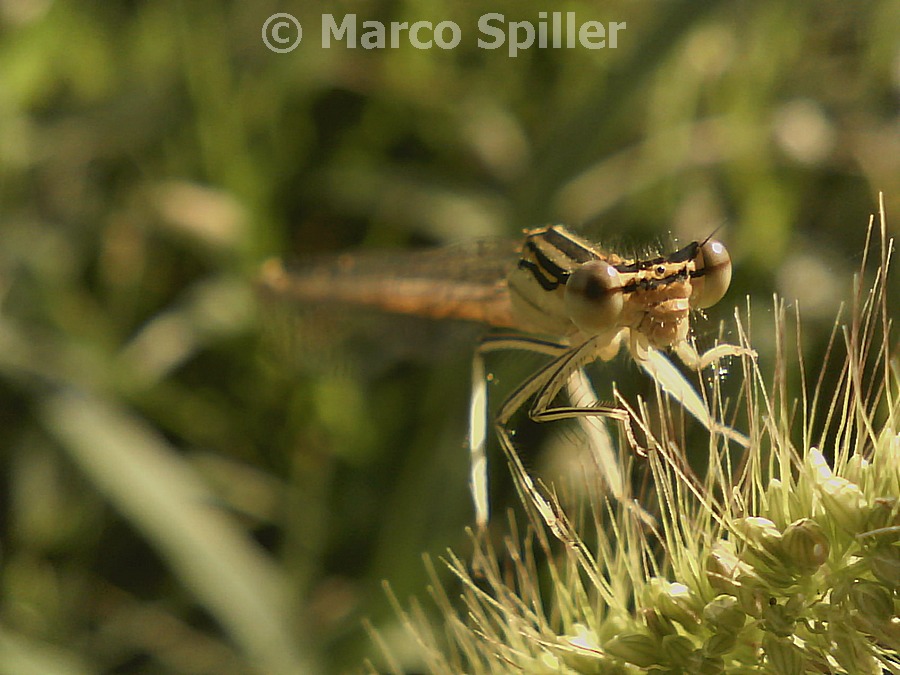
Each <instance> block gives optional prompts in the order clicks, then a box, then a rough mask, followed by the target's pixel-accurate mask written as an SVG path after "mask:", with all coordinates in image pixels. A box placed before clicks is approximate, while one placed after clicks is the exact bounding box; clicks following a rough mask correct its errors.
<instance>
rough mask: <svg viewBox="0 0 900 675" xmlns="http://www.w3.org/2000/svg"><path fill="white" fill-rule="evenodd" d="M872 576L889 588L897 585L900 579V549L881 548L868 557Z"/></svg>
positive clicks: (891, 547)
mask: <svg viewBox="0 0 900 675" xmlns="http://www.w3.org/2000/svg"><path fill="white" fill-rule="evenodd" d="M868 560H869V566H870V567H871V568H872V574H874V575H875V578H876V579H878V581H880V582H881V583H883V584H886V585H887V586H888V588H893V587H895V586H896V585H897V579H900V548H897V547H896V546H880V547H879V548H878V549H877V550H875V551H874V552H872V554H871V555H869V556H868Z"/></svg>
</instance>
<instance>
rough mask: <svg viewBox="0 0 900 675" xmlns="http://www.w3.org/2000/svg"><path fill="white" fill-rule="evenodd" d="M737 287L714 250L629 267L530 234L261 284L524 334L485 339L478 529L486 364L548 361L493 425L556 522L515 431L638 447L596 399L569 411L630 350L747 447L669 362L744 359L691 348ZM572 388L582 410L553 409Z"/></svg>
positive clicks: (481, 483)
mask: <svg viewBox="0 0 900 675" xmlns="http://www.w3.org/2000/svg"><path fill="white" fill-rule="evenodd" d="M730 281H731V259H730V257H729V255H728V251H727V250H726V249H725V247H724V246H723V245H722V244H721V243H720V242H719V241H716V240H714V239H712V238H707V239H705V240H703V241H694V242H691V243H690V244H688V245H687V246H685V247H683V248H681V249H679V250H677V251H675V252H674V253H670V254H668V255H658V256H652V257H649V258H645V259H628V258H624V257H621V256H619V255H616V254H614V253H610V252H607V251H604V250H602V249H601V248H600V247H598V246H595V245H593V244H591V243H589V242H588V241H586V240H584V239H582V238H581V237H578V236H576V235H574V234H572V233H571V232H569V231H568V230H566V229H565V228H563V227H561V226H558V225H554V226H549V227H541V228H537V229H534V230H529V231H526V232H525V238H524V242H519V243H518V244H511V243H506V242H477V243H475V244H474V245H472V246H462V247H447V248H443V249H434V250H430V251H423V252H418V253H401V254H377V253H376V254H371V253H370V254H362V255H358V256H356V255H345V256H339V257H337V258H335V259H332V260H328V261H325V262H318V263H310V264H306V265H299V266H296V267H287V266H285V265H283V264H282V263H281V262H280V261H278V260H270V261H268V262H267V263H265V265H264V267H263V269H262V273H261V283H262V285H263V288H264V289H265V290H267V291H269V292H271V293H274V294H276V295H278V296H280V297H283V298H286V299H288V300H292V301H297V302H301V303H307V304H309V303H326V302H327V303H346V304H351V305H365V306H371V307H375V308H378V309H381V310H384V311H388V312H395V313H404V314H415V315H420V316H426V317H432V318H452V319H463V320H469V321H477V322H481V323H484V324H487V325H490V326H494V327H496V328H500V329H514V330H515V331H516V332H505V333H504V332H499V333H498V332H495V333H492V334H490V335H488V336H487V337H486V338H485V339H484V340H483V341H482V343H481V344H480V346H479V347H478V349H477V350H476V353H475V357H474V359H473V368H472V371H473V372H472V380H473V382H472V387H473V391H472V403H471V413H470V429H469V450H470V452H471V463H472V468H471V478H470V481H471V489H472V495H473V499H474V502H475V509H476V517H477V521H478V523H479V525H484V524H485V523H486V522H487V518H488V497H487V478H486V476H487V463H486V456H485V444H486V440H487V429H488V428H489V425H488V422H487V392H486V377H485V367H484V361H483V358H484V354H485V353H487V352H492V351H497V350H524V351H528V352H537V353H540V354H543V355H546V356H548V357H550V359H551V360H550V362H549V363H548V364H547V365H546V366H544V367H543V368H541V369H540V370H539V371H538V372H536V373H534V374H533V375H532V376H530V377H529V378H528V379H527V380H526V381H525V382H523V383H522V384H521V385H520V386H519V387H518V388H516V389H515V391H513V393H512V394H511V395H509V396H508V397H507V399H506V400H505V401H504V402H503V403H502V404H501V406H500V409H499V413H498V414H497V416H496V418H495V420H494V428H495V429H496V432H497V435H498V437H499V440H500V444H501V446H502V447H503V450H504V452H505V454H506V456H507V459H508V460H509V463H510V465H511V467H512V469H513V473H514V475H515V478H516V480H517V482H518V484H519V486H520V488H521V489H524V490H526V491H527V492H528V493H529V494H531V495H532V496H533V497H534V498H535V500H536V501H537V503H538V506H539V508H540V509H541V511H542V513H543V514H544V516H545V518H547V519H548V520H549V519H550V518H552V516H551V515H550V514H551V511H552V510H551V509H550V506H549V504H547V502H546V501H543V498H542V497H541V496H540V493H539V491H538V490H537V489H536V488H535V486H534V484H533V482H532V481H531V478H530V477H529V475H528V472H527V471H526V470H525V468H524V465H523V464H522V462H521V460H520V459H519V457H518V455H517V453H516V450H515V447H514V443H513V432H512V430H511V429H510V422H511V420H512V419H513V417H514V416H515V415H516V413H517V412H518V411H519V410H521V409H523V408H524V407H525V406H526V405H528V402H529V401H531V404H530V407H529V408H528V415H529V417H530V418H531V419H533V420H536V421H541V422H544V421H550V420H558V419H565V418H585V417H596V416H603V417H612V418H615V419H618V420H620V421H622V422H623V423H624V426H625V428H626V433H628V436H629V439H631V442H632V443H634V438H633V435H632V434H631V431H630V425H629V417H628V413H627V411H626V410H625V409H624V408H623V407H620V406H615V405H612V406H609V405H600V404H599V403H598V402H597V401H596V398H595V397H594V398H593V400H592V401H591V404H590V405H576V403H579V401H577V400H574V401H573V400H572V399H573V392H575V391H581V392H583V391H584V390H585V386H586V385H585V383H586V382H587V380H586V378H585V376H584V373H583V369H584V367H585V366H586V365H587V364H589V363H591V362H593V361H596V360H598V359H600V360H603V361H608V360H610V359H611V358H613V357H614V356H615V355H616V354H617V353H618V352H619V351H620V350H621V349H622V346H623V345H625V347H626V348H627V350H628V352H629V353H630V354H631V356H632V358H633V359H634V360H635V362H637V363H638V364H639V365H640V366H641V367H642V368H643V369H644V370H645V371H646V372H648V373H649V374H650V375H651V376H652V377H653V378H655V379H656V380H657V381H658V382H659V383H660V386H661V388H662V389H663V390H664V391H666V392H667V393H668V394H669V395H670V396H672V397H673V398H675V399H676V400H678V401H679V402H680V403H681V404H682V405H683V406H684V408H685V409H686V410H688V412H690V413H691V414H692V415H693V416H695V417H696V418H697V419H699V420H700V421H701V422H702V423H703V424H704V425H705V426H706V427H707V428H709V429H710V430H713V429H716V430H717V431H719V432H721V433H726V435H728V436H730V437H731V438H732V439H736V440H738V441H739V442H740V441H741V440H742V437H741V436H740V435H739V434H737V433H736V432H732V431H730V430H726V429H725V428H724V427H722V426H721V425H718V424H717V423H716V422H715V421H714V420H713V419H712V417H711V415H710V413H709V410H708V407H707V406H706V405H704V404H703V402H702V401H701V399H700V397H699V396H698V394H697V393H696V391H695V390H694V388H693V387H692V386H691V385H690V384H689V383H688V382H687V380H685V378H684V377H683V375H681V373H680V372H679V371H678V370H677V369H676V368H675V367H674V366H673V365H672V363H671V362H670V361H669V360H668V359H667V358H666V357H665V356H663V354H662V353H661V350H671V351H672V352H673V353H675V354H676V355H677V356H678V357H679V359H680V360H681V361H682V362H683V363H685V364H686V365H687V366H688V367H690V368H693V369H695V370H699V369H701V368H703V367H705V366H707V365H709V364H712V363H714V362H716V361H717V360H719V359H720V358H722V357H724V356H730V355H740V354H743V353H745V350H742V349H741V348H738V347H735V346H732V345H727V344H722V345H718V346H716V347H714V348H713V349H710V350H709V351H707V352H706V353H704V354H702V355H701V354H699V353H698V352H697V350H696V349H695V347H694V346H693V344H692V343H691V341H690V339H689V334H690V313H691V311H692V310H698V309H703V308H706V307H710V306H712V305H714V304H715V303H717V302H718V301H719V300H720V299H721V298H722V297H723V296H724V294H725V292H726V290H727V289H728V286H729V284H730ZM544 336H546V337H544ZM563 388H566V389H567V393H568V394H569V399H570V401H572V404H570V405H561V406H560V405H556V406H555V405H554V401H555V400H556V399H557V397H558V396H559V395H560V392H561V391H562V390H563ZM588 388H589V387H588Z"/></svg>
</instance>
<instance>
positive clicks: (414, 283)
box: [260, 240, 517, 328]
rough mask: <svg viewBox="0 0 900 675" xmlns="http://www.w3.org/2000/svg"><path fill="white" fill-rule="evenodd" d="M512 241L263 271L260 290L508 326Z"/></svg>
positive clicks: (275, 265)
mask: <svg viewBox="0 0 900 675" xmlns="http://www.w3.org/2000/svg"><path fill="white" fill-rule="evenodd" d="M516 259H517V245H516V244H515V243H514V242H509V241H500V240H485V241H478V242H473V243H471V244H464V245H459V246H448V247H444V248H439V249H434V250H425V251H415V252H409V251H398V252H372V253H360V254H347V255H341V256H337V257H332V258H324V259H323V258H319V259H311V260H308V261H305V262H299V263H294V264H284V263H282V262H281V261H279V260H270V261H268V262H267V263H265V265H264V266H263V268H262V272H261V275H260V285H261V287H262V289H263V291H264V292H266V293H268V294H271V295H274V296H275V297H278V298H281V299H283V300H287V301H289V302H294V303H301V304H322V303H332V304H333V303H338V304H345V305H358V306H366V307H373V308H377V309H379V310H381V311H385V312H393V313H397V314H413V315H417V316H424V317H429V318H435V319H462V320H467V321H476V322H479V323H484V324H488V325H492V326H500V327H507V328H510V327H515V325H516V324H515V321H514V319H513V317H512V313H511V311H510V304H509V294H508V291H507V288H506V275H507V274H508V272H509V270H510V269H511V268H512V266H513V265H514V264H515V261H516Z"/></svg>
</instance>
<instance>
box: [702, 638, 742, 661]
mask: <svg viewBox="0 0 900 675" xmlns="http://www.w3.org/2000/svg"><path fill="white" fill-rule="evenodd" d="M736 644H737V633H716V634H715V635H712V636H710V638H709V639H708V640H707V641H706V642H705V643H704V644H703V653H704V654H707V655H708V656H722V655H723V654H727V653H728V652H730V651H731V650H732V649H734V646H735V645H736Z"/></svg>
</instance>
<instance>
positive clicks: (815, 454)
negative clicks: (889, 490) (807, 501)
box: [807, 449, 868, 535]
mask: <svg viewBox="0 0 900 675" xmlns="http://www.w3.org/2000/svg"><path fill="white" fill-rule="evenodd" d="M807 459H808V462H809V466H810V467H811V468H812V470H813V476H814V478H815V481H816V486H817V487H818V489H819V495H820V497H821V499H822V505H823V506H824V508H825V510H826V511H827V512H828V515H829V517H831V518H833V519H834V522H835V523H836V524H837V526H838V527H840V528H841V529H842V530H844V531H845V532H848V533H850V534H853V535H855V534H858V533H860V532H862V531H863V529H864V524H865V521H866V516H867V511H868V508H867V507H868V504H867V502H866V498H865V496H864V495H863V493H862V490H860V489H859V486H858V485H856V484H855V483H851V482H850V481H849V480H847V479H846V478H842V477H840V476H835V475H834V473H833V472H832V471H831V468H830V467H829V466H828V463H827V462H826V461H825V458H824V457H823V456H822V453H820V452H819V451H818V450H815V449H813V450H811V451H810V453H809V456H808V458H807Z"/></svg>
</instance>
